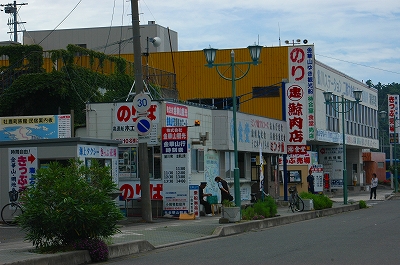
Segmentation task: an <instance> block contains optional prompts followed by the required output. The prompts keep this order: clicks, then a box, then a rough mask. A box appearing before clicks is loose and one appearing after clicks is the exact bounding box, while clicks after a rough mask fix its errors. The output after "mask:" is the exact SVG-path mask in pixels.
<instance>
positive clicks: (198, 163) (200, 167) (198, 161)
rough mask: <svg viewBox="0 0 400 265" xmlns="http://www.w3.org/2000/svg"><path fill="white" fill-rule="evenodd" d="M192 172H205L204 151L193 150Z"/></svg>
mask: <svg viewBox="0 0 400 265" xmlns="http://www.w3.org/2000/svg"><path fill="white" fill-rule="evenodd" d="M192 171H197V172H204V150H201V149H192Z"/></svg>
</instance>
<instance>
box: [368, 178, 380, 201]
mask: <svg viewBox="0 0 400 265" xmlns="http://www.w3.org/2000/svg"><path fill="white" fill-rule="evenodd" d="M377 187H378V178H377V177H376V174H375V173H373V174H372V179H371V195H370V196H369V199H370V200H372V195H374V199H375V200H376V188H377Z"/></svg>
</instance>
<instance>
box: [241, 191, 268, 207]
mask: <svg viewBox="0 0 400 265" xmlns="http://www.w3.org/2000/svg"><path fill="white" fill-rule="evenodd" d="M259 193H260V195H259V197H260V198H261V199H259V198H257V193H250V197H251V198H250V203H248V204H246V205H245V207H244V208H247V207H253V204H254V203H256V202H257V201H258V200H264V199H265V198H267V197H268V196H269V194H268V193H266V192H265V191H263V190H260V192H259Z"/></svg>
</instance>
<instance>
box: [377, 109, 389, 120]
mask: <svg viewBox="0 0 400 265" xmlns="http://www.w3.org/2000/svg"><path fill="white" fill-rule="evenodd" d="M386 115H387V112H386V111H384V110H381V111H380V112H379V116H380V117H381V118H382V119H386Z"/></svg>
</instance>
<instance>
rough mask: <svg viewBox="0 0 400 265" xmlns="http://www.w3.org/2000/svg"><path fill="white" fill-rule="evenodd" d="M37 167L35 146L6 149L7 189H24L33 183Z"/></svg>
mask: <svg viewBox="0 0 400 265" xmlns="http://www.w3.org/2000/svg"><path fill="white" fill-rule="evenodd" d="M37 169H38V163H37V148H36V147H16V148H9V149H8V176H9V190H10V191H11V190H13V189H14V190H16V191H19V190H24V189H25V188H27V186H28V185H33V184H34V183H35V178H34V175H35V173H36V171H37Z"/></svg>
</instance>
